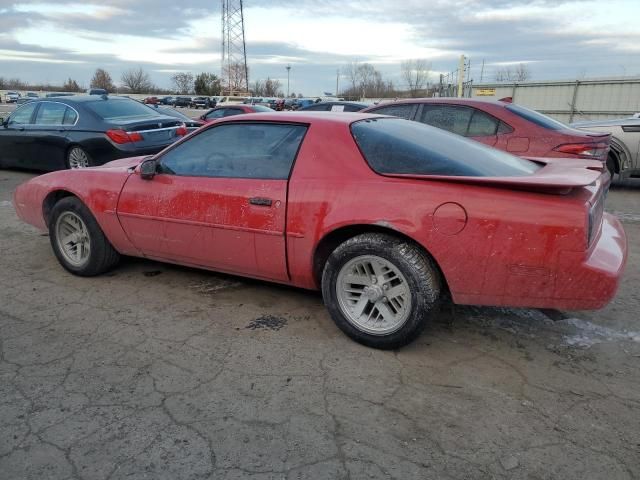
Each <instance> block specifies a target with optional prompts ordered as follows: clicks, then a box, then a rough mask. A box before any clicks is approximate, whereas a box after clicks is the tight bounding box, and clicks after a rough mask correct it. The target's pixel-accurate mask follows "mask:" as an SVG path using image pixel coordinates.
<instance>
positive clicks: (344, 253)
mask: <svg viewBox="0 0 640 480" xmlns="http://www.w3.org/2000/svg"><path fill="white" fill-rule="evenodd" d="M440 284H441V282H440V276H439V274H438V271H437V269H436V268H435V266H434V265H433V262H432V261H431V259H430V258H429V256H428V255H427V254H426V252H424V251H423V250H422V249H420V248H419V247H418V246H416V245H413V244H411V243H409V242H406V241H403V240H401V239H398V238H396V237H394V236H391V235H387V234H381V233H365V234H361V235H358V236H355V237H353V238H351V239H349V240H347V241H346V242H344V243H342V244H341V245H340V246H338V247H337V248H336V249H335V250H334V251H333V252H332V253H331V255H330V256H329V258H328V260H327V262H326V264H325V267H324V271H323V274H322V296H323V298H324V302H325V305H326V306H327V309H328V310H329V313H330V314H331V317H332V318H333V320H334V321H335V323H336V325H337V326H338V327H339V328H340V329H341V330H342V331H343V332H344V333H346V334H347V335H348V336H349V337H351V338H352V339H353V340H355V341H356V342H359V343H361V344H363V345H366V346H369V347H373V348H380V349H393V348H399V347H402V346H404V345H406V344H408V343H410V342H411V341H413V340H414V339H415V338H417V337H418V336H419V335H420V332H421V331H422V330H423V329H424V327H425V326H426V324H427V322H428V320H429V313H430V312H431V311H432V310H433V308H434V306H435V305H436V302H437V300H438V298H439V296H440Z"/></svg>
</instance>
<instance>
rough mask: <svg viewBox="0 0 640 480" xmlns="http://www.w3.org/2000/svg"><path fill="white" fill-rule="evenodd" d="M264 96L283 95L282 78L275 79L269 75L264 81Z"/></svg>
mask: <svg viewBox="0 0 640 480" xmlns="http://www.w3.org/2000/svg"><path fill="white" fill-rule="evenodd" d="M264 96H265V97H282V96H284V95H283V93H282V84H281V83H280V80H275V79H272V78H269V77H267V79H266V80H265V82H264Z"/></svg>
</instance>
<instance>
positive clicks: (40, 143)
mask: <svg viewBox="0 0 640 480" xmlns="http://www.w3.org/2000/svg"><path fill="white" fill-rule="evenodd" d="M77 121H78V112H77V111H76V110H75V109H73V108H71V107H68V106H67V105H65V104H63V103H60V102H53V101H46V102H40V104H39V108H38V110H37V112H36V115H35V120H34V122H33V125H28V126H27V127H26V129H25V134H26V135H28V136H29V137H31V138H32V140H33V141H32V142H31V144H30V147H29V149H30V152H29V159H30V161H31V163H32V166H33V167H34V168H38V169H42V170H54V169H58V168H65V166H66V163H65V162H66V158H65V157H66V153H67V147H68V135H69V129H70V128H72V127H73V126H74V125H75V124H76V122H77Z"/></svg>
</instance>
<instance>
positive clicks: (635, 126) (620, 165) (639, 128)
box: [571, 113, 640, 179]
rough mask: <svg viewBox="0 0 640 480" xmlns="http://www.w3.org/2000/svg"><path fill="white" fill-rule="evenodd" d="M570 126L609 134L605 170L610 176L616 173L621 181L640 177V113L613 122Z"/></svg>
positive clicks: (606, 121)
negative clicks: (609, 139) (609, 140)
mask: <svg viewBox="0 0 640 480" xmlns="http://www.w3.org/2000/svg"><path fill="white" fill-rule="evenodd" d="M571 126H572V127H574V128H578V129H580V130H590V131H593V132H605V133H610V134H611V149H610V150H609V157H608V159H607V168H608V169H609V172H610V173H611V175H612V176H613V174H614V173H617V174H619V175H620V178H621V179H624V178H629V177H640V113H636V114H635V115H634V116H633V117H628V118H618V119H615V120H590V121H588V122H576V123H572V124H571Z"/></svg>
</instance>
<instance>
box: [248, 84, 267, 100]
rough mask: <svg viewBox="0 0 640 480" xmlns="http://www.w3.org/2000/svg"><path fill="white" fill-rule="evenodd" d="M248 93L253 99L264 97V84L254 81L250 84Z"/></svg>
mask: <svg viewBox="0 0 640 480" xmlns="http://www.w3.org/2000/svg"><path fill="white" fill-rule="evenodd" d="M249 91H250V92H251V94H252V95H253V96H254V97H262V96H264V82H263V81H262V80H256V81H255V82H253V83H252V84H251V88H249Z"/></svg>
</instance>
